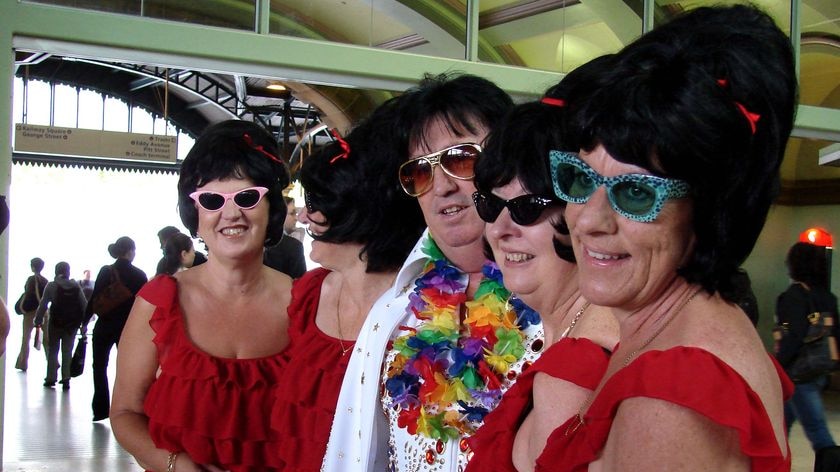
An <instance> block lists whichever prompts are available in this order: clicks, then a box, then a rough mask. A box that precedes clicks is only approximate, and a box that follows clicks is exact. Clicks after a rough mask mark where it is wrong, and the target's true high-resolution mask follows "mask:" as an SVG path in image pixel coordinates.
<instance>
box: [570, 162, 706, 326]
mask: <svg viewBox="0 0 840 472" xmlns="http://www.w3.org/2000/svg"><path fill="white" fill-rule="evenodd" d="M580 158H581V159H582V160H583V161H584V162H586V164H588V165H589V166H590V167H591V168H592V169H593V170H595V172H598V173H599V174H601V175H603V176H605V177H612V176H617V175H622V174H628V173H641V174H650V172H648V171H647V170H646V169H643V168H641V167H637V166H634V165H630V164H624V163H622V162H619V161H617V160H615V159H613V158H612V156H610V155H609V153H607V151H606V150H605V149H604V148H603V146H598V147H597V148H595V149H594V150H593V151H592V152H589V153H587V152H581V153H580ZM566 221H567V222H568V224H569V228H570V230H571V236H572V245H573V246H574V250H575V257H576V258H577V263H578V274H579V284H580V290H581V293H582V294H583V295H584V296H585V297H586V298H587V299H588V300H590V301H591V302H592V303H595V304H597V305H603V306H609V307H618V308H621V309H623V310H635V309H637V308H640V307H642V306H644V305H646V304H648V303H650V302H652V301H654V300H655V299H656V298H657V297H658V296H659V295H660V294H661V293H662V291H663V290H664V289H665V287H666V286H667V285H668V284H669V283H671V282H672V281H673V279H674V278H675V277H676V276H677V272H676V271H677V269H678V268H679V267H680V266H681V265H682V264H683V263H685V261H687V260H688V258H689V256H690V255H691V253H692V250H693V248H694V241H695V236H694V232H693V230H692V203H691V200H690V199H688V198H680V199H672V200H668V201H666V202H665V204H664V206H663V208H662V211H661V213H659V215H658V216H657V218H656V219H655V220H654V221H652V222H650V223H642V222H637V221H632V220H629V219H627V218H625V217H623V216H621V215H619V214H618V213H616V212H615V210H613V209H612V207H611V206H610V202H609V201H608V199H607V195H606V192H605V189H604V187H603V186H602V187H599V188H598V189H597V190H596V191H595V193H593V194H592V196H591V197H590V199H589V201H587V202H586V203H583V204H574V203H569V204H568V205H567V207H566Z"/></svg>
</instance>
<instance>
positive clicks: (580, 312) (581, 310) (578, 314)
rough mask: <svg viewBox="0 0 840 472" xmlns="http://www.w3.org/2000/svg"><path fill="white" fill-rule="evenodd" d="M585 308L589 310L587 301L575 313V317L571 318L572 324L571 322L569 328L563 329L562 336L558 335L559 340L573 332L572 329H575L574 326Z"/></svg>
mask: <svg viewBox="0 0 840 472" xmlns="http://www.w3.org/2000/svg"><path fill="white" fill-rule="evenodd" d="M587 308H589V302H588V301H587V302H586V303H584V304H583V306H582V307H580V310H578V311H577V313H575V317H574V318H572V322H571V323H570V324H569V326H568V327H567V328H566V329H565V331H563V334H561V335H560V339H563V338H565V337H566V336H568V335H570V334H572V330H573V329H575V325H576V324H577V322H578V320H579V319H580V317H581V315H583V312H584V311H585V310H586V309H587Z"/></svg>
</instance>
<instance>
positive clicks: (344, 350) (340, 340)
mask: <svg viewBox="0 0 840 472" xmlns="http://www.w3.org/2000/svg"><path fill="white" fill-rule="evenodd" d="M336 305H337V306H336V309H335V320H336V322H337V324H338V345H339V346H341V355H342V356H344V355H345V354H347V353H348V352H350V350H351V349H352V348H353V346H350V347H345V346H344V334H342V332H341V290H339V291H338V303H336Z"/></svg>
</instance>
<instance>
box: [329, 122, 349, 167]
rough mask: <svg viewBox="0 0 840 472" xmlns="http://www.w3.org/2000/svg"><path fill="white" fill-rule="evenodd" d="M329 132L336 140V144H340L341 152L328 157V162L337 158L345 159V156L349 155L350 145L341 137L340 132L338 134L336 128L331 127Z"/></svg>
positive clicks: (332, 161)
mask: <svg viewBox="0 0 840 472" xmlns="http://www.w3.org/2000/svg"><path fill="white" fill-rule="evenodd" d="M330 133H332V135H333V137H334V138H335V140H336V142H338V145H339V146H341V153H339V154H336V156H335V157H333V158H332V159H330V164H332V163H334V162H335V161H337V160H339V159H347V157H349V156H350V145H349V144H347V141H345V140H344V138H342V137H341V135H340V134H338V130H337V129H335V128H333V129H331V130H330Z"/></svg>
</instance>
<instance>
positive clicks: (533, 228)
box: [485, 179, 575, 306]
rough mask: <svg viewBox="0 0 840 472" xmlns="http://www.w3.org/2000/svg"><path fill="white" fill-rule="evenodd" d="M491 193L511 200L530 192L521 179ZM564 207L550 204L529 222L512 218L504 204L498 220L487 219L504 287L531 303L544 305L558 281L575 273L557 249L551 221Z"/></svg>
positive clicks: (564, 279)
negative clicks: (534, 219) (518, 221)
mask: <svg viewBox="0 0 840 472" xmlns="http://www.w3.org/2000/svg"><path fill="white" fill-rule="evenodd" d="M492 193H493V194H494V195H496V196H497V197H499V198H502V199H504V200H511V199H513V198H516V197H518V196H520V195H527V194H529V193H530V192H528V191H526V190H525V189H523V188H522V184H521V182H520V181H519V179H514V180H512V181H511V182H510V183H508V184H507V185H505V186H503V187H497V188H494V189H493V191H492ZM562 212H563V210H562V209H561V208H560V207H559V206H556V205H555V206H551V207H549V208H547V209H545V210H543V212H542V215H540V217H539V218H538V219H537V220H536V221H535V222H534V223H533V224H530V225H527V226H523V225H519V224H517V223H515V222H514V221H513V220H511V217H510V211H509V210H508V209H507V208H505V209H503V210H502V212H501V213H500V214H499V216H498V217H497V218H496V221H494V222H492V223H487V227H486V229H485V236H486V237H487V241H488V242H489V243H490V248H491V249H492V250H493V257H494V258H495V259H496V263H497V264H498V265H499V269H501V271H502V275H503V276H504V281H505V287H506V288H507V289H509V290H510V291H511V292H513V293H515V294H516V295H517V297H519V298H520V299H522V301H524V302H525V303H527V304H529V305H531V306H541V305H544V304H545V303H546V302H550V300H551V299H552V298H554V297H555V296H556V292H557V290H556V285H557V284H564V283H566V282H565V281H567V280H569V277H571V276H573V275H574V270H575V265H574V264H572V263H569V262H566V261H564V260H562V259H560V258H559V257H558V256H557V253H556V252H555V250H554V243H553V240H554V238H555V237H557V236H558V235H557V231H556V230H555V229H554V227H553V226H552V224H555V223H557V222H558V221H560V218H561V217H562Z"/></svg>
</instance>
